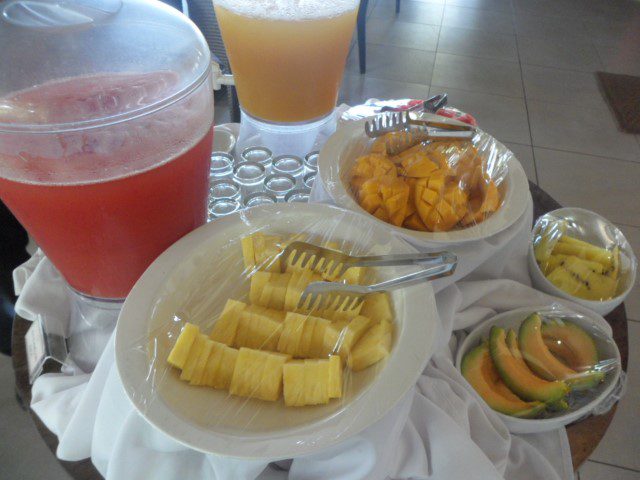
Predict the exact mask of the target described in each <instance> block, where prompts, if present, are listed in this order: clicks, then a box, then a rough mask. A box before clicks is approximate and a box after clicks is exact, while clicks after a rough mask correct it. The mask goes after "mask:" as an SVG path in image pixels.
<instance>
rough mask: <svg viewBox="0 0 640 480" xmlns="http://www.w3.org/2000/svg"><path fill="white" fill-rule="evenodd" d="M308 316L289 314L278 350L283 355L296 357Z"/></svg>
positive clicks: (285, 320)
mask: <svg viewBox="0 0 640 480" xmlns="http://www.w3.org/2000/svg"><path fill="white" fill-rule="evenodd" d="M306 319H307V316H306V315H301V314H299V313H292V312H289V313H287V316H286V317H285V319H284V323H283V329H282V333H281V334H280V340H279V341H278V347H277V350H278V351H279V352H281V353H287V354H289V355H295V353H296V352H297V351H298V348H299V345H300V340H301V338H302V333H303V331H304V326H305V322H306Z"/></svg>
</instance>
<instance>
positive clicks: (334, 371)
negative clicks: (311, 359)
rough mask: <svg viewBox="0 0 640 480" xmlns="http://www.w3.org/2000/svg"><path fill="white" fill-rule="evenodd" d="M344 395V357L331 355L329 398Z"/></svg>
mask: <svg viewBox="0 0 640 480" xmlns="http://www.w3.org/2000/svg"><path fill="white" fill-rule="evenodd" d="M340 397H342V359H341V358H340V357H339V356H338V355H331V356H329V398H340Z"/></svg>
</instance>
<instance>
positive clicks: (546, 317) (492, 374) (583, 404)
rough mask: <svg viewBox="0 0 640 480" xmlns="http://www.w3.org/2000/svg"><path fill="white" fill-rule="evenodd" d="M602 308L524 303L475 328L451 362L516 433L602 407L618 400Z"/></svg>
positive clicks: (616, 356) (616, 359)
mask: <svg viewBox="0 0 640 480" xmlns="http://www.w3.org/2000/svg"><path fill="white" fill-rule="evenodd" d="M609 332H610V328H609V327H608V325H607V324H606V322H605V320H604V319H603V318H602V317H600V316H599V315H597V314H595V313H593V312H589V311H588V310H585V311H584V313H577V312H573V311H569V310H566V309H565V308H563V307H555V306H552V307H548V306H547V307H534V308H531V307H527V308H520V309H517V310H511V311H509V312H505V313H502V314H500V315H497V316H495V317H493V318H491V319H489V320H487V321H486V322H484V323H482V324H480V325H479V326H478V327H476V328H475V329H474V330H473V331H472V332H471V333H470V334H469V335H468V336H467V337H466V338H465V340H464V342H463V343H462V345H461V346H460V348H459V350H458V354H457V358H456V364H457V366H458V369H459V370H460V372H461V374H462V375H463V377H464V378H465V379H466V380H467V381H468V382H469V384H470V385H471V386H472V387H473V389H474V390H475V391H476V393H477V394H478V395H479V396H480V397H481V398H482V399H483V400H484V401H485V402H486V403H487V404H488V405H489V407H491V408H492V409H493V410H495V411H496V412H497V413H498V415H499V416H500V417H501V419H502V420H503V421H504V422H505V424H506V426H507V427H508V428H509V430H510V431H511V432H513V433H536V432H543V431H548V430H554V429H556V428H559V427H562V426H564V425H568V424H569V423H573V422H575V421H578V420H580V419H581V418H584V417H586V416H588V415H590V414H597V413H599V412H602V413H604V412H605V411H606V410H608V408H606V407H605V405H611V402H610V400H611V399H614V400H615V399H617V398H618V396H616V394H615V391H616V390H615V389H616V385H617V384H618V380H619V377H620V352H619V351H618V348H617V346H616V344H615V342H614V341H613V340H612V338H611V336H610V333H609Z"/></svg>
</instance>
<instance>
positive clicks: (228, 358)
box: [212, 347, 239, 389]
mask: <svg viewBox="0 0 640 480" xmlns="http://www.w3.org/2000/svg"><path fill="white" fill-rule="evenodd" d="M238 355H239V352H238V350H236V349H235V348H231V347H225V349H224V351H223V356H222V359H221V361H220V367H219V369H218V371H217V372H216V374H215V377H214V380H213V385H212V386H213V388H223V389H229V386H230V385H231V379H232V378H233V373H234V372H235V367H236V363H237V361H238Z"/></svg>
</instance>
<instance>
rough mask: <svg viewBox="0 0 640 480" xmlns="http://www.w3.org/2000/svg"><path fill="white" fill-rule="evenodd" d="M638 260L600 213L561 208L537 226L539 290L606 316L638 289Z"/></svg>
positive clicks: (532, 258)
mask: <svg viewBox="0 0 640 480" xmlns="http://www.w3.org/2000/svg"><path fill="white" fill-rule="evenodd" d="M636 271H637V260H636V257H635V255H634V253H633V250H632V249H631V245H630V244H629V242H628V241H627V239H626V238H625V237H624V235H623V234H622V232H621V231H620V229H619V228H617V227H616V226H615V225H614V224H612V223H611V222H609V221H608V220H606V219H605V218H603V217H601V216H600V215H598V214H597V213H594V212H591V211H589V210H585V209H582V208H560V209H558V210H554V211H552V212H549V213H547V214H546V215H543V216H541V217H540V218H539V219H538V221H537V222H536V224H535V225H534V227H533V231H532V235H531V244H530V248H529V272H530V274H531V280H532V282H533V285H534V287H536V288H538V289H539V290H542V291H543V292H546V293H548V294H550V295H555V296H557V297H561V298H566V299H568V300H572V301H574V302H576V303H578V304H580V305H582V306H584V307H586V308H589V309H590V310H593V311H595V312H597V313H599V314H600V315H606V314H607V313H609V312H611V311H612V310H613V309H614V308H616V307H617V306H618V305H620V304H621V303H622V302H623V301H624V300H625V298H626V297H627V296H628V295H629V292H630V291H631V289H632V288H633V285H634V283H635V279H636Z"/></svg>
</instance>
